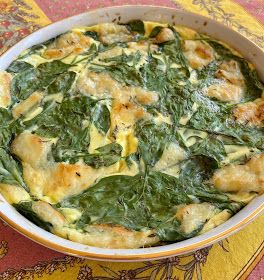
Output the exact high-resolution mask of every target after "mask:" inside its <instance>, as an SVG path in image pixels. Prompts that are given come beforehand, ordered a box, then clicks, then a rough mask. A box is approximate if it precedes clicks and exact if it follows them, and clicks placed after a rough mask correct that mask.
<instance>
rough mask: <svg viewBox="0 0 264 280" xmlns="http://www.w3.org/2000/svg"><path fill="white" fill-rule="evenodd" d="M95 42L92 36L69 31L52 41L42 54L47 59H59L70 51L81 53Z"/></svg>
mask: <svg viewBox="0 0 264 280" xmlns="http://www.w3.org/2000/svg"><path fill="white" fill-rule="evenodd" d="M93 42H94V40H93V39H92V38H91V37H89V36H85V35H83V34H82V33H81V32H77V31H76V32H68V33H66V34H63V35H61V36H59V37H58V38H57V39H56V40H55V42H54V43H51V44H50V45H49V46H48V48H47V50H45V51H44V52H43V54H42V55H43V56H44V57H45V58H47V59H54V58H56V59H58V58H63V57H64V56H66V55H68V54H70V53H74V54H79V53H82V52H84V50H85V49H87V48H89V47H90V46H91V44H92V43H93Z"/></svg>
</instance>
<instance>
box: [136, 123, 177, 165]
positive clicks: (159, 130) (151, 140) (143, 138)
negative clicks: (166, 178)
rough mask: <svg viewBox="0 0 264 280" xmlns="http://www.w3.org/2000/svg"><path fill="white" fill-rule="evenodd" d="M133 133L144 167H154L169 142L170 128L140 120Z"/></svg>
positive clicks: (164, 124) (163, 124)
mask: <svg viewBox="0 0 264 280" xmlns="http://www.w3.org/2000/svg"><path fill="white" fill-rule="evenodd" d="M135 132H136V137H137V138H138V148H139V152H140V155H141V157H142V158H143V160H144V162H145V164H146V165H150V166H154V165H155V163H156V162H157V161H158V160H159V159H160V157H161V156H162V153H163V151H164V149H165V147H166V145H168V143H169V142H171V139H172V128H171V126H170V125H168V124H166V123H161V124H160V125H158V124H155V123H154V122H152V121H143V120H142V121H139V122H137V124H136V131H135Z"/></svg>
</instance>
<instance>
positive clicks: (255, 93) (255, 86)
mask: <svg viewBox="0 0 264 280" xmlns="http://www.w3.org/2000/svg"><path fill="white" fill-rule="evenodd" d="M206 41H207V42H208V43H209V44H210V45H211V46H212V47H213V48H214V50H215V51H216V52H217V53H218V55H219V56H220V59H219V60H222V61H223V60H230V59H233V60H235V61H237V62H238V63H239V65H240V69H241V72H242V74H243V76H244V78H245V83H246V88H247V90H246V98H245V100H254V99H256V98H258V97H260V96H261V93H262V91H263V89H264V85H263V83H262V82H261V81H260V79H259V78H258V76H257V72H256V70H255V69H254V70H252V69H250V67H249V64H248V62H247V61H246V60H245V59H244V58H241V57H239V56H237V55H235V54H233V53H232V51H231V50H230V49H228V48H227V47H225V46H224V45H222V44H221V43H219V42H216V41H214V40H206Z"/></svg>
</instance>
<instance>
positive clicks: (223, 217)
mask: <svg viewBox="0 0 264 280" xmlns="http://www.w3.org/2000/svg"><path fill="white" fill-rule="evenodd" d="M231 216H232V214H231V213H230V211H229V210H227V209H225V210H223V211H222V212H220V213H218V214H216V215H214V216H213V217H212V218H210V220H209V221H208V222H206V223H205V225H204V226H203V228H202V230H201V231H200V234H203V233H205V232H207V231H209V230H211V229H213V228H215V227H217V226H219V225H221V224H223V223H224V222H225V221H227V220H228V219H229V218H230V217H231Z"/></svg>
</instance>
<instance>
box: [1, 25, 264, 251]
mask: <svg viewBox="0 0 264 280" xmlns="http://www.w3.org/2000/svg"><path fill="white" fill-rule="evenodd" d="M263 89H264V86H263V84H262V82H261V81H260V80H259V79H258V77H257V75H256V73H255V71H254V68H253V66H252V65H251V64H250V63H248V62H247V61H246V60H244V59H243V57H242V56H241V55H240V54H238V53H237V52H236V51H235V50H232V49H231V48H229V47H228V46H227V45H226V44H224V43H222V42H218V41H217V40H215V39H213V38H210V37H208V36H205V35H203V34H199V33H197V32H196V31H194V30H191V29H188V28H186V27H183V26H174V27H172V26H170V25H169V24H165V23H157V22H142V21H140V20H134V21H131V22H128V23H126V24H116V23H102V24H98V25H95V26H83V27H77V28H74V29H73V30H70V31H68V32H66V33H65V34H62V35H60V36H57V37H56V38H54V39H52V40H50V41H48V42H44V43H42V44H40V45H39V46H37V47H34V48H32V49H29V50H27V51H25V52H23V53H22V54H21V55H20V56H19V57H18V59H17V60H15V61H14V62H13V63H12V64H11V65H10V66H9V68H8V69H7V71H0V117H1V124H0V144H1V147H0V192H1V194H3V196H4V197H5V198H6V200H7V201H8V202H9V203H10V204H13V205H14V207H16V209H17V210H18V211H19V212H20V213H21V214H23V215H24V216H26V217H27V218H28V219H31V220H33V221H35V222H36V223H37V224H38V225H40V226H42V227H43V228H44V229H46V230H49V231H51V232H52V233H54V234H56V235H59V236H61V237H63V238H66V239H69V240H72V241H75V242H79V243H83V244H86V245H89V246H97V247H103V248H140V247H149V246H155V245H160V244H165V243H166V242H177V241H180V240H184V239H187V238H190V237H193V236H195V235H197V234H202V233H204V232H206V231H208V230H211V229H213V228H215V227H217V226H218V225H220V224H222V223H224V222H225V221H226V220H228V219H229V218H230V217H231V216H232V215H234V214H235V213H236V212H238V211H239V210H240V209H241V208H242V207H243V206H244V205H245V204H247V203H250V201H251V200H252V199H254V198H255V197H256V196H258V195H261V194H263V191H264V173H263V172H264V171H263V170H264V154H263V152H264V131H263V127H264V122H263V121H264V117H263V116H264V113H263V112H264V110H263V108H264V106H263V102H264V101H263ZM32 217H33V218H32Z"/></svg>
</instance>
